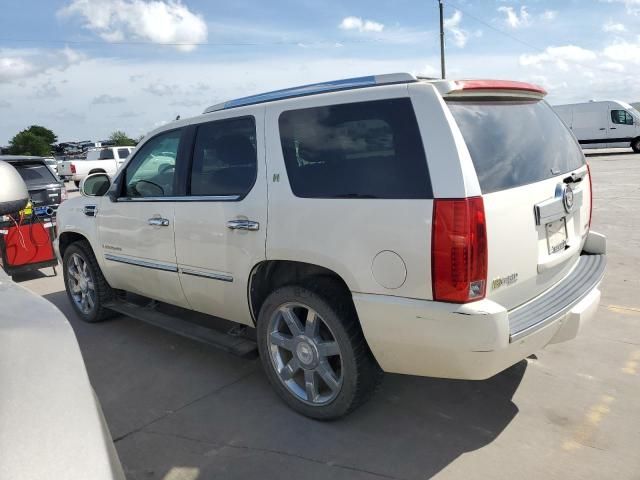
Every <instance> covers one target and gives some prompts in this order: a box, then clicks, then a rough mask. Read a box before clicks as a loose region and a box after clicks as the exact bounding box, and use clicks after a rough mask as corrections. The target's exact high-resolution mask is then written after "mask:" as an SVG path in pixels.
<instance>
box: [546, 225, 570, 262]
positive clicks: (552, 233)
mask: <svg viewBox="0 0 640 480" xmlns="http://www.w3.org/2000/svg"><path fill="white" fill-rule="evenodd" d="M546 229H547V247H548V248H549V255H551V254H553V253H558V252H562V251H563V250H564V249H565V248H567V220H566V219H565V218H561V219H560V220H556V221H555V222H551V223H547V225H546Z"/></svg>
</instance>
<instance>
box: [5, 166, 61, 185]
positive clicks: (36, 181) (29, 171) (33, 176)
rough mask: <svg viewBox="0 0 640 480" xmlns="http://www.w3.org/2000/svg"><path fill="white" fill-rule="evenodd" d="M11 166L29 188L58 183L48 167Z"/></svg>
mask: <svg viewBox="0 0 640 480" xmlns="http://www.w3.org/2000/svg"><path fill="white" fill-rule="evenodd" d="M12 165H13V166H14V167H15V168H16V170H17V171H18V173H19V174H20V176H21V177H22V179H23V180H24V183H26V184H27V187H29V188H30V187H32V186H36V185H46V184H50V183H57V182H58V181H57V180H56V178H55V177H54V176H53V174H52V173H51V170H50V169H49V167H47V166H46V165H44V164H42V163H13V164H12Z"/></svg>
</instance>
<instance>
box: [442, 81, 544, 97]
mask: <svg viewBox="0 0 640 480" xmlns="http://www.w3.org/2000/svg"><path fill="white" fill-rule="evenodd" d="M432 83H433V85H434V86H435V87H436V88H437V89H438V91H439V92H440V94H441V95H442V96H443V97H446V98H459V97H529V98H536V99H541V98H543V97H544V96H545V95H546V94H547V91H546V90H545V89H544V88H542V87H540V86H538V85H534V84H532V83H526V82H516V81H513V80H456V81H447V80H440V81H435V82H432Z"/></svg>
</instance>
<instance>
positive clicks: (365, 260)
mask: <svg viewBox="0 0 640 480" xmlns="http://www.w3.org/2000/svg"><path fill="white" fill-rule="evenodd" d="M408 96H409V92H408V88H407V85H394V86H384V87H375V88H368V89H361V90H351V91H346V92H335V93H331V94H325V95H316V96H310V97H303V98H299V99H292V100H285V101H280V102H277V103H273V104H271V105H268V106H267V112H266V149H267V184H268V198H269V207H268V219H269V225H268V232H267V259H270V260H271V259H277V260H293V261H300V262H305V263H311V264H316V265H320V266H323V267H325V268H328V269H331V270H333V271H334V272H336V273H337V274H338V275H340V276H341V277H342V278H343V280H344V281H345V282H346V283H347V285H348V287H349V289H350V290H351V291H353V292H366V293H378V294H387V295H397V296H403V297H412V298H423V299H428V298H431V282H430V277H431V271H430V270H431V267H430V251H431V222H432V212H433V201H432V200H384V199H315V198H298V197H296V196H295V195H294V194H293V192H292V190H291V187H290V184H289V180H288V177H287V171H286V167H285V163H284V158H283V154H282V147H281V143H280V134H279V126H278V119H279V116H280V114H281V113H282V112H283V111H285V110H292V109H299V108H308V107H315V106H324V105H332V104H339V103H351V102H361V101H368V100H379V99H384V98H400V97H408ZM416 114H418V112H416ZM422 126H423V125H420V127H421V128H422ZM276 179H279V180H276ZM385 250H391V251H393V252H395V253H397V254H398V255H399V256H400V257H401V258H402V260H403V263H404V265H405V268H406V279H405V281H404V283H403V284H402V285H401V286H400V287H398V288H385V287H383V286H382V285H381V284H379V283H378V282H377V281H376V279H375V278H374V276H373V272H372V263H373V260H374V257H375V256H376V255H377V254H378V253H380V252H382V251H385Z"/></svg>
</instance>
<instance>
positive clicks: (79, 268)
mask: <svg viewBox="0 0 640 480" xmlns="http://www.w3.org/2000/svg"><path fill="white" fill-rule="evenodd" d="M67 274H68V279H69V280H68V281H69V292H70V293H71V298H72V299H73V301H74V303H75V304H76V307H78V309H79V310H80V311H81V312H82V313H84V314H85V315H88V314H90V313H91V311H92V310H93V309H94V307H95V304H96V290H95V284H94V282H93V279H92V278H91V274H90V273H89V266H88V265H87V262H86V261H85V260H84V258H82V257H81V256H80V255H78V254H77V253H74V254H73V255H72V256H71V259H70V260H69V262H68V263H67Z"/></svg>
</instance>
